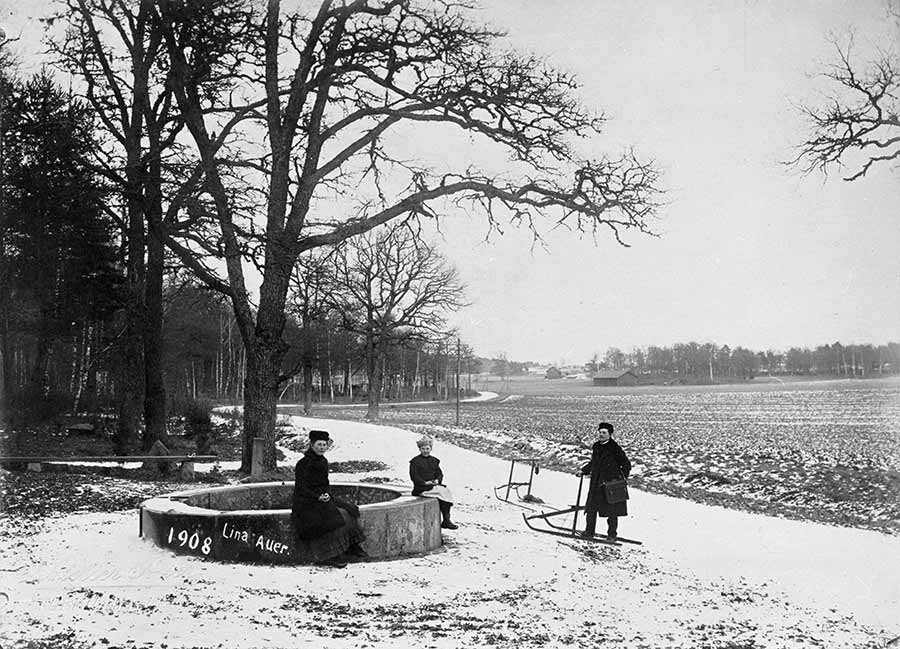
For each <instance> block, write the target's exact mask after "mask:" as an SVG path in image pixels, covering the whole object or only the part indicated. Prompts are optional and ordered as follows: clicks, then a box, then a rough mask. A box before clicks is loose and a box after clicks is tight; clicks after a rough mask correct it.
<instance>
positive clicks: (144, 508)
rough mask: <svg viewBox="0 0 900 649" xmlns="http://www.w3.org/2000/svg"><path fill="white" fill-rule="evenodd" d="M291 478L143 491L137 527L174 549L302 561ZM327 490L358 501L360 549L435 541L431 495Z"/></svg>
mask: <svg viewBox="0 0 900 649" xmlns="http://www.w3.org/2000/svg"><path fill="white" fill-rule="evenodd" d="M293 490H294V485H293V483H286V482H263V483H256V484H246V485H235V486H226V487H210V488H207V489H195V490H191V491H181V492H177V493H172V494H168V495H165V496H158V497H156V498H150V499H149V500H145V501H144V502H143V503H141V506H140V535H141V536H142V537H143V538H145V539H149V540H152V541H153V542H154V543H156V545H158V546H160V547H162V548H167V549H170V550H172V551H173V552H176V553H178V554H188V555H193V556H198V557H203V558H209V559H219V560H223V561H241V562H250V563H274V564H281V563H287V564H290V563H306V562H307V561H308V558H307V557H304V556H302V555H301V554H299V553H298V552H297V551H295V549H294V531H293V525H292V523H291V498H292V494H293ZM331 493H332V494H333V495H334V496H335V497H336V498H340V499H342V500H347V501H350V502H354V503H356V504H357V505H359V509H360V519H359V525H360V527H361V528H362V531H363V532H364V533H365V535H366V540H365V542H364V543H363V549H364V550H365V551H366V553H367V554H368V555H369V557H371V558H373V559H383V558H389V557H398V556H401V555H407V554H421V553H423V552H428V551H430V550H434V549H435V548H438V547H440V545H441V529H440V511H439V509H438V503H437V501H436V500H435V499H433V498H422V497H418V496H412V495H410V493H409V490H406V489H402V488H399V487H391V486H385V485H374V484H362V483H355V482H338V483H333V484H332V485H331Z"/></svg>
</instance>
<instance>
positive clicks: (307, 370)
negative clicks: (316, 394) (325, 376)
mask: <svg viewBox="0 0 900 649" xmlns="http://www.w3.org/2000/svg"><path fill="white" fill-rule="evenodd" d="M312 393H313V366H312V359H310V358H306V359H304V361H303V414H304V415H309V414H310V413H312Z"/></svg>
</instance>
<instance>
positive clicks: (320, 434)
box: [309, 430, 329, 442]
mask: <svg viewBox="0 0 900 649" xmlns="http://www.w3.org/2000/svg"><path fill="white" fill-rule="evenodd" d="M319 440H325V441H326V442H327V441H328V440H329V437H328V431H327V430H311V431H309V441H310V442H318V441H319Z"/></svg>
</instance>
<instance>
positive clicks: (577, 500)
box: [572, 472, 584, 535]
mask: <svg viewBox="0 0 900 649" xmlns="http://www.w3.org/2000/svg"><path fill="white" fill-rule="evenodd" d="M583 484H584V474H583V473H581V472H579V473H578V495H577V496H575V512H574V513H573V514H572V534H573V535H574V534H575V533H576V532H577V531H578V505H580V504H581V485H583Z"/></svg>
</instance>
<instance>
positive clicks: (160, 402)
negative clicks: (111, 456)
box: [143, 229, 166, 449]
mask: <svg viewBox="0 0 900 649" xmlns="http://www.w3.org/2000/svg"><path fill="white" fill-rule="evenodd" d="M164 261H165V253H164V249H163V243H162V241H160V240H159V238H158V237H157V236H156V235H155V234H154V233H153V231H152V229H151V232H150V236H149V237H148V238H147V273H146V293H145V294H146V300H147V302H146V304H147V311H146V320H145V324H146V328H145V330H144V372H145V381H146V384H145V386H146V387H145V392H144V439H143V443H144V449H149V448H150V447H151V446H153V443H154V442H156V441H157V440H164V439H165V437H166V386H165V381H164V379H163V366H162V348H163V297H162V296H163V273H164Z"/></svg>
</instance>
